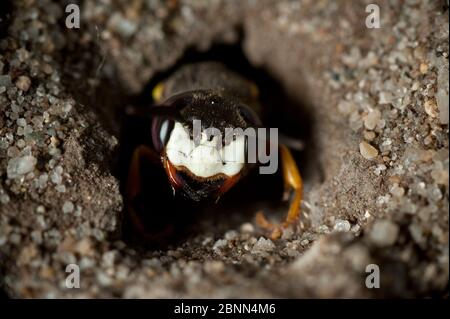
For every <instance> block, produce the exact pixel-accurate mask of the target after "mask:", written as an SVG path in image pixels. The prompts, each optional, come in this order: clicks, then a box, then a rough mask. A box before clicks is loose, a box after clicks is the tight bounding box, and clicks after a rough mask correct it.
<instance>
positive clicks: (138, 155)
mask: <svg viewBox="0 0 450 319" xmlns="http://www.w3.org/2000/svg"><path fill="white" fill-rule="evenodd" d="M142 159H146V160H148V161H150V162H153V163H157V162H159V161H160V158H159V156H158V154H156V153H155V152H154V151H153V150H152V149H151V148H149V147H148V146H146V145H139V146H138V147H137V148H136V149H135V150H134V152H133V155H132V158H131V164H130V171H129V173H128V181H127V188H126V192H127V193H126V195H127V198H126V199H127V211H128V214H129V216H130V220H131V222H132V223H133V226H134V227H135V229H136V230H137V231H138V233H139V235H140V236H141V237H142V238H143V239H144V240H146V241H154V240H157V239H158V238H162V237H165V236H167V234H169V233H170V232H171V231H172V229H171V227H168V228H167V229H165V230H163V231H162V232H160V233H158V234H150V233H148V232H147V231H146V230H145V227H144V224H143V223H142V221H141V218H140V217H139V215H138V214H137V212H136V210H135V208H134V206H133V202H134V200H135V199H136V196H137V195H138V194H139V193H140V192H141V162H142Z"/></svg>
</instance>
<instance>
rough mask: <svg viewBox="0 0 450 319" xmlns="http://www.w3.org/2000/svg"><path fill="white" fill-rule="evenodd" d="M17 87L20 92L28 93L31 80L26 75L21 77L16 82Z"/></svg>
mask: <svg viewBox="0 0 450 319" xmlns="http://www.w3.org/2000/svg"><path fill="white" fill-rule="evenodd" d="M16 86H17V88H18V89H19V90H22V91H24V92H26V91H28V89H29V88H30V86H31V79H30V78H29V77H28V76H26V75H21V76H19V78H18V79H17V81H16Z"/></svg>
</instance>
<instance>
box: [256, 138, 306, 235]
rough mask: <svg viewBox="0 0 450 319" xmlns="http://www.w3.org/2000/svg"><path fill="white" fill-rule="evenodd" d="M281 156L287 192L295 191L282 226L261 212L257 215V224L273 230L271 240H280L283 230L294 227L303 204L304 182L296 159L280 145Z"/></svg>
mask: <svg viewBox="0 0 450 319" xmlns="http://www.w3.org/2000/svg"><path fill="white" fill-rule="evenodd" d="M280 154H281V161H282V169H283V180H284V187H285V192H288V191H293V192H294V197H293V199H292V202H291V204H290V206H289V211H288V213H287V216H286V219H285V221H284V222H283V223H282V224H280V225H276V224H272V223H271V222H269V221H268V220H267V219H266V217H265V216H264V214H263V213H262V212H259V213H258V214H257V215H256V222H257V223H258V224H259V225H260V226H261V227H262V228H264V229H267V230H271V231H272V233H271V238H272V239H278V238H280V237H281V235H282V234H283V229H285V228H286V227H288V226H289V225H292V224H293V223H294V222H296V221H297V219H298V217H299V215H300V204H301V202H302V194H303V181H302V177H301V175H300V172H299V171H298V168H297V164H296V163H295V160H294V158H293V157H292V154H291V152H290V151H289V149H288V148H287V147H286V146H284V145H280Z"/></svg>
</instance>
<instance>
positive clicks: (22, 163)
mask: <svg viewBox="0 0 450 319" xmlns="http://www.w3.org/2000/svg"><path fill="white" fill-rule="evenodd" d="M36 163H37V159H36V158H35V157H33V156H23V157H14V158H12V159H10V160H9V162H8V167H7V169H6V170H7V175H8V178H11V179H12V178H16V177H20V176H22V175H25V174H27V173H29V172H31V171H33V170H34V166H35V165H36Z"/></svg>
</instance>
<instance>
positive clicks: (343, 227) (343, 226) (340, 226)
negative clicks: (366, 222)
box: [333, 219, 351, 232]
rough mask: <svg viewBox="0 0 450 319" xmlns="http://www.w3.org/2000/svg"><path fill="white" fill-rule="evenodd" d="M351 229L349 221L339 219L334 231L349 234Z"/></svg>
mask: <svg viewBox="0 0 450 319" xmlns="http://www.w3.org/2000/svg"><path fill="white" fill-rule="evenodd" d="M350 228H351V225H350V223H349V222H348V221H347V220H345V219H337V220H336V222H335V224H334V227H333V230H334V231H335V232H349V231H350Z"/></svg>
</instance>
